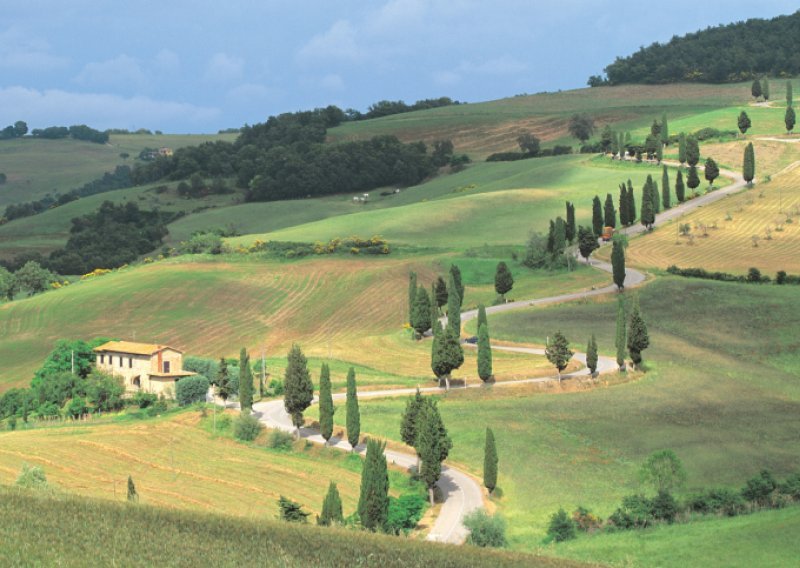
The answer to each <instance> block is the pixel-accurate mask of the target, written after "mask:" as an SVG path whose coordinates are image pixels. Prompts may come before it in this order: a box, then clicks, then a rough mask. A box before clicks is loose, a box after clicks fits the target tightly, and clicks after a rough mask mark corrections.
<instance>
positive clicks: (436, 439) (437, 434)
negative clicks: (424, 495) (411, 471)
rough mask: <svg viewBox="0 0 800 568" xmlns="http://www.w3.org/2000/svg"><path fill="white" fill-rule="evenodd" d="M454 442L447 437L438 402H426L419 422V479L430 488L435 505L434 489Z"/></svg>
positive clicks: (417, 442) (417, 443) (417, 445)
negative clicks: (420, 460) (420, 462)
mask: <svg viewBox="0 0 800 568" xmlns="http://www.w3.org/2000/svg"><path fill="white" fill-rule="evenodd" d="M452 447H453V442H452V440H451V439H450V436H448V435H447V429H446V428H445V426H444V422H442V417H441V415H440V414H439V409H438V408H437V406H436V402H435V401H433V400H426V402H425V404H424V406H423V408H422V410H421V412H420V414H419V419H418V422H417V441H416V448H417V454H418V455H419V457H420V458H421V459H422V466H421V467H420V471H419V477H420V479H421V480H422V481H423V482H424V483H425V485H426V486H427V488H428V499H429V500H430V504H431V505H433V488H434V487H435V486H436V482H437V481H439V477H440V476H441V474H442V462H443V461H444V460H446V459H447V456H448V455H449V453H450V449H451V448H452Z"/></svg>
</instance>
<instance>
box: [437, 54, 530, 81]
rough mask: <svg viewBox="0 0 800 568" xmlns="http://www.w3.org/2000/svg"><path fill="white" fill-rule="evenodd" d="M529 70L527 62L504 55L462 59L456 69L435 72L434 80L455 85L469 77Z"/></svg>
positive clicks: (514, 73) (496, 75)
mask: <svg viewBox="0 0 800 568" xmlns="http://www.w3.org/2000/svg"><path fill="white" fill-rule="evenodd" d="M527 70H528V65H527V64H526V63H524V62H522V61H519V60H518V59H514V58H513V57H509V56H507V55H503V56H500V57H496V58H494V59H489V60H486V61H481V62H474V61H462V62H461V63H459V64H458V66H457V67H456V68H455V69H450V70H444V71H437V72H434V73H433V81H434V82H435V83H436V84H438V85H442V86H448V85H455V84H456V83H459V82H461V81H462V80H463V79H465V78H468V77H474V76H484V77H485V76H495V77H503V76H509V75H518V74H521V73H525V72H527Z"/></svg>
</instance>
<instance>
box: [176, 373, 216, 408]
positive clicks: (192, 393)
mask: <svg viewBox="0 0 800 568" xmlns="http://www.w3.org/2000/svg"><path fill="white" fill-rule="evenodd" d="M208 387H209V384H208V379H207V378H206V377H204V376H203V375H193V376H191V377H183V378H182V379H181V380H180V381H178V382H177V383H176V384H175V400H176V401H177V402H178V404H179V405H181V406H187V405H189V404H194V403H195V402H205V400H206V395H207V394H208Z"/></svg>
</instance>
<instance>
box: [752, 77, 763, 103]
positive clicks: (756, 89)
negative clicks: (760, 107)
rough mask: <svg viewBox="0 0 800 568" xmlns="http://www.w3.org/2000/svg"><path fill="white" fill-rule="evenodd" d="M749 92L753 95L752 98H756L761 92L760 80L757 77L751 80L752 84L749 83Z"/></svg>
mask: <svg viewBox="0 0 800 568" xmlns="http://www.w3.org/2000/svg"><path fill="white" fill-rule="evenodd" d="M750 94H751V95H753V98H754V99H757V98H758V97H760V96H761V95H762V94H763V93H762V91H761V81H759V80H758V79H754V80H753V84H752V85H750Z"/></svg>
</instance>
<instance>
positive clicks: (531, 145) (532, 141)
mask: <svg viewBox="0 0 800 568" xmlns="http://www.w3.org/2000/svg"><path fill="white" fill-rule="evenodd" d="M517 144H519V148H520V150H522V151H523V152H525V153H526V154H528V155H530V156H537V155H538V154H539V151H540V149H541V141H540V140H539V139H538V138H537V137H536V136H534V135H533V134H531V133H530V132H526V133H524V134H520V135H519V137H517Z"/></svg>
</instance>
